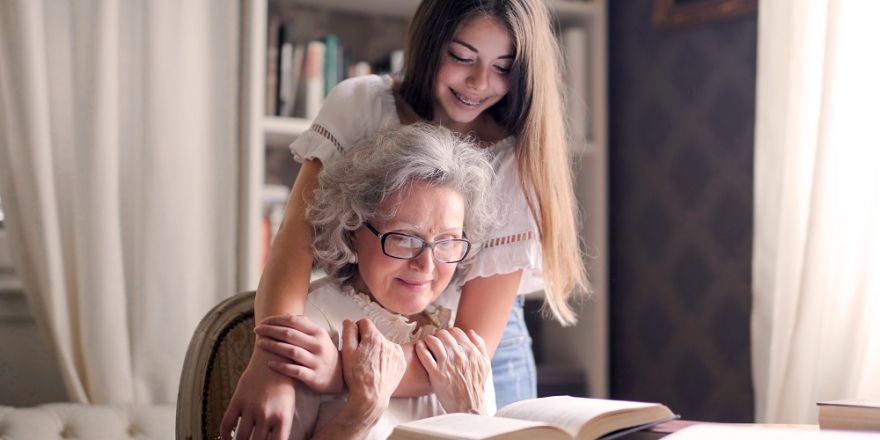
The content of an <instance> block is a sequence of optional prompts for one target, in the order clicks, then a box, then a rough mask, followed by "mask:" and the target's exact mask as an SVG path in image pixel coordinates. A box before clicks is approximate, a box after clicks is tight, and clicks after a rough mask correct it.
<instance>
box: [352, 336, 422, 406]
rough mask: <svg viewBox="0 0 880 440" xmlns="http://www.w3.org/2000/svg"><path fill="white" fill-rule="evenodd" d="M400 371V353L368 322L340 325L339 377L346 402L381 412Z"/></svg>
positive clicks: (402, 362) (403, 365)
mask: <svg viewBox="0 0 880 440" xmlns="http://www.w3.org/2000/svg"><path fill="white" fill-rule="evenodd" d="M404 371H406V358H404V356H403V349H402V348H401V347H400V346H399V345H397V344H395V343H393V342H391V341H389V340H387V339H385V336H383V335H382V333H380V332H379V330H378V329H376V326H375V325H373V322H372V321H370V320H369V319H361V320H359V321H358V322H357V324H355V323H352V322H351V321H348V320H346V321H344V322H343V323H342V375H343V376H344V377H345V383H346V385H347V386H348V400H349V401H354V403H363V404H367V405H368V406H375V407H377V408H380V409H381V410H382V411H384V410H385V408H386V407H387V406H388V402H389V401H390V399H391V393H393V392H394V390H395V388H397V385H398V384H400V378H401V377H403V373H404Z"/></svg>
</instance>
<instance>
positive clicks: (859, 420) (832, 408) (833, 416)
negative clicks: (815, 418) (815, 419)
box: [816, 400, 880, 431]
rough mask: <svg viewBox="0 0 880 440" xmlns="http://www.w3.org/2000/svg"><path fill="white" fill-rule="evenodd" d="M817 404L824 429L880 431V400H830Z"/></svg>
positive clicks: (821, 425)
mask: <svg viewBox="0 0 880 440" xmlns="http://www.w3.org/2000/svg"><path fill="white" fill-rule="evenodd" d="M816 405H818V406H819V427H820V428H822V429H846V430H856V431H880V402H869V401H864V400H828V401H824V402H818V403H817V404H816Z"/></svg>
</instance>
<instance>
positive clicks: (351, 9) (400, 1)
mask: <svg viewBox="0 0 880 440" xmlns="http://www.w3.org/2000/svg"><path fill="white" fill-rule="evenodd" d="M289 2H290V3H296V4H299V5H308V6H315V7H319V8H321V9H330V10H338V11H341V12H347V13H357V14H369V15H384V16H388V17H396V18H405V19H408V18H410V17H412V15H413V12H415V11H416V8H417V7H418V6H419V2H418V0H381V1H373V0H289ZM547 3H548V4H549V5H550V9H551V10H552V11H553V13H555V14H556V16H557V17H558V19H559V20H560V21H561V22H563V23H565V22H567V21H569V20H577V19H582V18H585V17H589V16H591V15H593V14H594V13H595V11H596V8H595V6H594V5H593V3H591V2H586V1H578V0H551V1H549V2H547Z"/></svg>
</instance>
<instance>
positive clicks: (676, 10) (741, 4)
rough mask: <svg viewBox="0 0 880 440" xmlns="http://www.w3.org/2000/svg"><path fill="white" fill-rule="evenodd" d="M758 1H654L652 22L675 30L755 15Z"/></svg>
mask: <svg viewBox="0 0 880 440" xmlns="http://www.w3.org/2000/svg"><path fill="white" fill-rule="evenodd" d="M757 12H758V0H654V11H653V16H652V20H653V22H654V26H655V27H656V28H658V29H661V30H675V29H680V28H687V27H692V26H697V25H701V24H706V23H712V22H717V21H722V20H727V19H731V18H736V17H744V16H748V15H753V14H755V13H757Z"/></svg>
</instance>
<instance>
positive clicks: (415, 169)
mask: <svg viewBox="0 0 880 440" xmlns="http://www.w3.org/2000/svg"><path fill="white" fill-rule="evenodd" d="M494 177H495V173H494V171H493V169H492V165H491V164H490V163H489V160H488V157H487V155H486V154H485V153H484V152H483V151H481V150H479V149H477V148H476V147H475V145H474V144H473V143H472V142H471V140H469V139H466V138H461V137H459V136H457V135H455V134H453V133H452V132H451V131H449V130H448V129H446V128H443V127H439V126H434V125H429V124H425V123H418V124H411V125H404V126H401V127H399V128H396V129H392V130H387V131H383V132H380V133H378V134H377V135H375V136H373V137H372V138H370V139H368V140H366V141H365V142H362V143H359V144H358V145H355V146H354V147H352V148H351V149H350V150H348V151H347V152H346V153H345V154H344V155H343V156H342V157H341V158H340V159H339V160H336V161H334V162H333V163H332V164H330V165H328V166H327V167H325V168H324V170H323V171H322V172H321V174H320V176H319V178H318V188H317V189H316V190H315V198H314V201H313V203H312V204H311V206H309V208H308V210H307V212H306V215H307V216H308V220H309V221H310V222H311V224H312V227H313V228H314V231H315V238H314V242H313V244H312V247H313V250H314V257H315V261H316V263H317V264H318V265H319V266H320V267H321V268H322V269H324V271H326V272H327V274H328V275H330V276H331V277H334V278H336V279H337V280H339V281H340V282H342V283H346V282H349V281H351V279H352V277H353V276H354V275H355V273H356V272H357V265H356V264H355V263H352V261H354V260H355V258H354V256H355V249H354V245H353V243H354V241H353V238H354V233H355V231H356V230H357V229H358V228H360V227H361V225H363V224H364V223H365V222H367V221H370V220H382V219H386V218H389V217H391V216H393V215H394V213H395V212H396V210H397V207H394V208H392V210H391V211H392V212H380V205H381V204H382V202H384V201H385V200H386V199H387V198H388V197H389V196H391V195H393V194H395V193H397V192H398V191H401V190H406V189H409V188H411V187H412V185H413V184H414V183H423V184H427V185H431V186H443V187H448V188H451V189H453V190H455V191H456V192H458V193H459V194H461V196H462V197H463V198H464V202H465V219H464V231H465V233H466V234H467V237H468V240H470V241H471V243H472V247H471V252H470V253H469V254H468V258H467V259H465V260H464V261H463V262H462V263H460V264H459V266H458V270H459V272H460V271H461V269H462V268H463V267H465V266H466V265H467V263H468V262H469V261H470V259H471V258H472V257H473V255H474V254H476V251H477V250H478V248H479V244H480V243H482V241H483V240H484V238H485V234H486V232H487V230H489V229H490V228H491V227H492V226H493V225H494V222H495V218H496V215H495V214H496V209H497V208H496V206H495V204H494V203H493V202H494V200H493V198H492V195H491V194H492V188H491V185H492V184H493V182H494Z"/></svg>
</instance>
